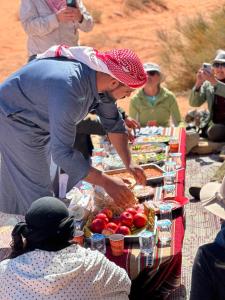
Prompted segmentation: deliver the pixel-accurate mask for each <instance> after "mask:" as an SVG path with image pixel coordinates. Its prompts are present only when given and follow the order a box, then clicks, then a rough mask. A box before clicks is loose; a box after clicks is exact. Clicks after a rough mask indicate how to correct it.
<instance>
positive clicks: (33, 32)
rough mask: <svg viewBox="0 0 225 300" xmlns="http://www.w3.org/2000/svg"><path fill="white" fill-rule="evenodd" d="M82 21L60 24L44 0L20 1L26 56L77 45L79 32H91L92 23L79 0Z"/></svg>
mask: <svg viewBox="0 0 225 300" xmlns="http://www.w3.org/2000/svg"><path fill="white" fill-rule="evenodd" d="M78 5H79V8H80V11H81V13H82V15H83V21H82V22H81V23H79V22H67V23H60V22H58V19H57V17H56V14H55V13H54V12H53V11H52V10H51V8H50V7H49V6H48V4H47V2H46V1H45V0H21V5H20V20H21V23H22V26H23V28H24V30H25V32H26V33H27V35H28V41H27V49H28V56H31V55H36V54H38V53H42V52H44V51H46V50H47V49H48V48H50V47H51V46H53V45H58V44H65V45H68V46H76V45H78V44H79V32H78V30H82V31H85V32H88V31H91V30H92V28H93V26H94V23H93V19H92V17H91V15H90V14H89V13H88V11H87V10H86V8H85V6H84V5H83V3H82V1H81V0H78Z"/></svg>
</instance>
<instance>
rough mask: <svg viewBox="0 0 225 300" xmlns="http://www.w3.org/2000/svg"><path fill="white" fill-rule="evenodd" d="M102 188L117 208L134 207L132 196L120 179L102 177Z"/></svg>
mask: <svg viewBox="0 0 225 300" xmlns="http://www.w3.org/2000/svg"><path fill="white" fill-rule="evenodd" d="M103 187H104V189H105V191H106V192H107V194H108V195H109V196H110V197H111V198H112V199H113V200H114V201H115V203H116V204H117V205H118V206H120V207H123V208H126V207H129V206H133V205H135V203H136V202H135V197H134V194H133V193H132V192H131V191H130V190H129V188H128V187H127V186H126V185H125V183H124V182H123V180H122V179H120V178H116V177H110V176H107V175H104V180H103Z"/></svg>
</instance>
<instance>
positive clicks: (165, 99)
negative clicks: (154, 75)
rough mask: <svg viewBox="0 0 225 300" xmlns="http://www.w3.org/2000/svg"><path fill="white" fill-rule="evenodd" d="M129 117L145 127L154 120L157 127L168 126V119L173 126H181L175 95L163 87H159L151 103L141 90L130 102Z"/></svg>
mask: <svg viewBox="0 0 225 300" xmlns="http://www.w3.org/2000/svg"><path fill="white" fill-rule="evenodd" d="M129 115H130V116H131V117H132V118H134V119H136V120H137V121H139V122H140V124H141V126H146V125H147V122H148V121H151V120H155V121H156V122H157V125H159V126H163V127H168V126H170V124H169V121H170V117H172V120H173V122H174V125H175V126H178V125H179V126H181V125H183V123H182V120H181V115H180V111H179V107H178V105H177V101H176V97H175V95H174V94H173V93H172V92H170V91H169V90H168V89H166V88H164V87H160V91H159V94H158V95H157V96H156V100H155V101H154V102H153V103H151V102H150V101H149V100H148V97H147V96H146V95H145V93H144V90H143V89H141V90H140V91H139V92H138V93H137V94H136V95H135V96H134V97H133V98H132V99H131V102H130V107H129Z"/></svg>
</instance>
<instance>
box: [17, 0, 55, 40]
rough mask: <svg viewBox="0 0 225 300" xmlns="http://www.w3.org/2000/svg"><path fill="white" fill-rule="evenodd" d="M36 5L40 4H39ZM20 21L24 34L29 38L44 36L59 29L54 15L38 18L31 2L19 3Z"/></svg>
mask: <svg viewBox="0 0 225 300" xmlns="http://www.w3.org/2000/svg"><path fill="white" fill-rule="evenodd" d="M38 5H41V4H40V3H39V4H38ZM46 5H47V4H46ZM20 21H21V23H22V26H23V28H24V30H25V32H26V33H27V34H28V35H30V36H35V35H36V36H45V35H47V34H49V33H50V32H52V31H53V30H55V29H56V28H58V27H59V22H58V19H57V17H56V14H55V13H51V14H50V13H49V14H48V15H44V16H40V15H39V14H38V9H37V7H36V5H35V4H34V2H33V1H32V0H29V1H27V0H22V1H21V5H20Z"/></svg>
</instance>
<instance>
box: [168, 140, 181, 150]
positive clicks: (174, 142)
mask: <svg viewBox="0 0 225 300" xmlns="http://www.w3.org/2000/svg"><path fill="white" fill-rule="evenodd" d="M169 151H170V152H172V153H173V152H178V151H179V141H178V139H177V138H171V139H170V142H169Z"/></svg>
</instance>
